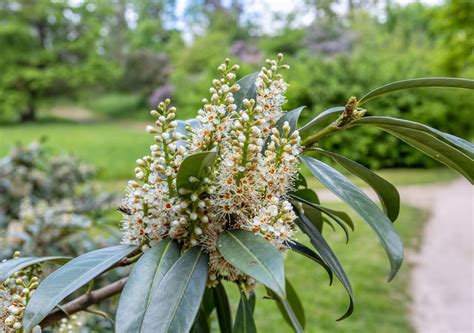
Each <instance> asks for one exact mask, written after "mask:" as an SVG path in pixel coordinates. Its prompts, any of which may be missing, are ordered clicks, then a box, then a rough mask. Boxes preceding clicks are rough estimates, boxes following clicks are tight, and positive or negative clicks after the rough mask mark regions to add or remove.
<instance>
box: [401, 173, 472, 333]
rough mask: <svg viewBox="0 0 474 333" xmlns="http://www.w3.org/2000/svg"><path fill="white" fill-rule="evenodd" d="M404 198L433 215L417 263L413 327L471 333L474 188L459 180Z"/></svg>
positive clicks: (433, 332)
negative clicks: (425, 208)
mask: <svg viewBox="0 0 474 333" xmlns="http://www.w3.org/2000/svg"><path fill="white" fill-rule="evenodd" d="M401 195H402V198H405V199H406V202H408V203H410V204H413V205H415V206H416V205H420V204H421V205H428V207H427V208H430V211H431V217H430V220H429V221H428V223H427V224H426V226H425V230H424V233H423V242H422V245H421V248H420V251H419V252H418V253H417V254H416V255H415V256H414V258H413V259H414V260H413V261H414V263H415V266H414V268H413V270H412V272H411V281H412V282H411V295H412V297H413V303H412V312H411V315H412V322H413V325H414V327H415V328H416V330H417V332H419V333H472V332H473V318H472V316H473V311H474V307H473V238H474V237H473V230H474V229H473V225H474V220H473V203H474V191H473V187H472V186H471V185H470V184H469V183H468V182H467V181H464V180H459V181H455V182H453V183H450V184H448V185H446V186H441V187H433V188H430V189H427V190H425V191H421V192H418V193H416V191H410V190H409V191H402V193H401Z"/></svg>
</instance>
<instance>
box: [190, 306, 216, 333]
mask: <svg viewBox="0 0 474 333" xmlns="http://www.w3.org/2000/svg"><path fill="white" fill-rule="evenodd" d="M207 317H208V316H207V315H206V313H205V311H204V309H203V308H202V306H201V307H200V308H199V311H198V314H197V316H196V319H195V320H194V323H193V326H192V327H191V332H192V333H209V332H211V328H210V327H209V322H208V320H207Z"/></svg>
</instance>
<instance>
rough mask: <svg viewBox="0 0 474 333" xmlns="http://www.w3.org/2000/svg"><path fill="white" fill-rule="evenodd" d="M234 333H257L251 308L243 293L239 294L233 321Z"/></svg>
mask: <svg viewBox="0 0 474 333" xmlns="http://www.w3.org/2000/svg"><path fill="white" fill-rule="evenodd" d="M232 332H234V333H257V327H256V326H255V322H254V320H253V314H252V308H251V307H250V304H249V301H248V300H247V296H245V293H243V292H242V293H241V294H240V302H239V307H238V308H237V315H236V316H235V322H234V330H233V331H232Z"/></svg>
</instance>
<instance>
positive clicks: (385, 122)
mask: <svg viewBox="0 0 474 333" xmlns="http://www.w3.org/2000/svg"><path fill="white" fill-rule="evenodd" d="M366 124H367V125H372V126H377V127H379V128H383V127H384V126H388V127H390V126H399V127H406V128H410V129H413V130H419V131H422V132H425V133H428V134H431V135H433V136H434V137H436V138H437V139H440V140H441V141H444V142H445V143H447V144H449V145H451V146H454V147H455V148H456V149H459V150H461V151H463V152H464V153H466V154H467V155H468V156H469V157H470V158H471V159H472V158H473V157H474V144H472V143H471V142H469V141H466V140H464V139H461V138H458V137H457V136H454V135H451V134H449V133H444V132H441V131H439V130H437V129H436V128H432V127H429V126H426V125H424V124H420V123H416V122H414V121H410V120H406V119H399V118H392V117H379V116H373V117H364V118H361V119H359V120H357V121H354V122H353V125H366Z"/></svg>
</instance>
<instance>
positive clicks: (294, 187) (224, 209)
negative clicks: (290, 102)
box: [0, 55, 474, 332]
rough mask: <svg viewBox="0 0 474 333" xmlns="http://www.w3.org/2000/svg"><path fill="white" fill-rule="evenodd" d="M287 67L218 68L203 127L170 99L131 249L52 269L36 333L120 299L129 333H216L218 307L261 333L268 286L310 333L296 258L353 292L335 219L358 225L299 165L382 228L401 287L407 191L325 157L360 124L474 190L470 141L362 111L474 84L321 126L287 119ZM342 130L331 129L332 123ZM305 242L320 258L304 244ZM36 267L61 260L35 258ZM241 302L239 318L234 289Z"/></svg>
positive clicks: (127, 206) (135, 200)
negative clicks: (401, 216)
mask: <svg viewBox="0 0 474 333" xmlns="http://www.w3.org/2000/svg"><path fill="white" fill-rule="evenodd" d="M282 60H283V56H282V55H278V58H277V59H276V60H267V61H266V67H263V68H262V70H261V71H260V72H259V73H255V74H251V75H249V76H246V77H244V78H242V79H240V80H239V81H237V82H236V81H235V80H236V72H237V71H238V69H239V68H238V66H237V65H231V64H230V63H229V61H228V60H226V62H225V63H223V64H222V65H220V66H219V67H218V70H219V74H220V77H219V78H218V79H216V80H214V81H213V82H212V87H211V88H210V90H209V92H210V97H209V98H208V99H204V100H203V106H202V108H201V109H200V110H199V111H198V116H197V118H196V119H193V120H189V121H179V120H176V119H175V118H176V112H177V111H176V108H175V107H174V106H171V105H170V101H169V100H166V101H164V102H162V103H160V104H159V105H158V108H157V110H153V111H151V115H152V116H153V117H155V119H156V120H155V124H154V125H153V126H151V125H150V126H148V127H147V132H148V133H150V134H152V135H153V136H154V140H155V143H154V144H153V145H152V146H151V147H150V155H148V156H145V157H143V158H141V159H139V160H137V167H136V169H135V175H136V179H135V180H132V181H130V182H129V184H128V187H127V195H126V198H125V200H124V202H123V205H122V206H121V207H120V208H119V209H120V211H122V213H123V221H122V224H121V229H122V235H123V242H122V243H123V244H121V245H117V246H113V247H109V248H104V249H100V250H96V251H92V252H89V253H86V254H83V255H81V256H79V257H77V258H75V259H73V260H71V261H69V262H68V263H67V264H65V265H64V266H62V267H61V268H59V269H58V270H56V271H55V272H53V273H52V274H51V275H49V276H48V277H46V278H45V279H44V281H43V282H42V283H41V284H40V285H39V287H38V289H37V291H36V292H35V294H34V295H33V297H32V298H31V299H30V300H29V302H28V304H27V305H26V309H25V311H24V315H23V327H24V329H25V330H26V331H29V330H31V329H33V328H34V327H36V328H35V329H37V330H38V329H40V328H39V327H38V326H37V325H40V326H41V327H47V326H48V325H50V324H52V323H54V322H55V321H58V320H60V319H61V318H64V317H65V316H66V315H67V314H72V313H75V312H78V311H80V310H83V309H86V308H87V307H88V306H90V305H91V304H95V303H99V302H101V301H103V300H105V299H106V298H108V297H111V296H113V295H116V294H118V293H121V296H120V301H119V304H118V309H117V313H116V322H115V324H116V326H115V330H116V331H117V332H188V331H190V330H193V331H203V332H209V331H210V325H209V321H210V318H211V317H210V314H211V313H212V312H213V311H214V309H215V310H216V313H217V318H218V322H219V327H220V329H221V331H223V332H255V331H256V327H255V323H254V321H253V314H252V313H253V310H252V309H253V306H255V300H256V297H255V289H254V287H255V284H256V283H261V284H263V285H264V286H265V287H266V288H267V293H268V295H267V297H268V298H271V299H273V300H275V301H276V302H277V304H278V307H279V309H280V310H281V311H282V314H283V316H284V317H285V319H286V320H287V321H288V323H289V325H290V326H291V327H292V328H293V329H294V330H295V331H296V332H302V331H303V330H304V326H305V320H304V312H303V309H302V307H301V304H300V302H299V300H298V297H297V295H296V294H295V292H294V290H293V288H292V287H291V284H289V282H288V281H286V280H285V274H284V265H283V254H284V252H286V251H289V250H291V251H295V252H297V253H299V254H301V255H304V256H306V257H307V258H308V259H310V260H312V261H314V262H316V263H318V264H319V265H321V266H322V267H323V268H324V269H325V270H326V271H327V272H328V274H329V276H330V277H331V278H332V276H333V275H335V276H336V277H337V278H338V279H339V280H340V281H341V283H342V285H343V286H344V287H345V288H346V290H347V292H348V294H349V300H350V301H349V307H348V310H347V311H346V313H345V314H344V315H343V316H342V317H341V319H342V318H345V317H347V316H349V315H350V314H351V313H352V311H353V292H352V287H351V285H350V282H349V280H348V278H347V276H346V274H345V272H344V269H343V267H342V266H341V265H340V263H339V261H338V260H337V258H336V256H335V255H334V253H333V252H332V250H331V248H330V247H329V245H328V244H327V242H326V240H325V238H324V237H323V234H322V229H323V223H326V222H327V221H329V220H330V221H333V222H335V223H337V224H339V225H341V227H342V228H343V229H344V230H345V231H346V232H347V227H350V228H353V227H354V226H353V223H352V220H351V218H350V217H349V216H348V215H347V214H346V213H345V212H339V211H334V210H331V209H329V208H327V207H324V206H322V205H321V204H320V202H319V200H318V196H317V194H316V192H315V191H313V190H312V189H310V188H308V186H307V182H306V180H305V178H304V177H303V175H302V174H301V173H300V172H299V168H300V162H302V163H304V164H305V165H306V166H307V168H308V169H309V170H310V171H311V173H312V175H313V176H314V177H315V178H316V179H317V180H319V182H321V183H322V184H323V185H324V186H326V187H327V188H328V189H329V190H331V191H332V192H334V193H335V194H336V195H337V196H338V197H339V198H340V199H341V200H343V201H345V202H346V203H347V204H348V205H349V206H351V207H352V208H353V209H354V211H355V212H356V213H357V214H359V215H360V216H361V217H362V219H363V220H364V221H365V222H367V224H368V225H369V226H370V227H371V228H372V229H373V230H374V232H375V234H376V235H377V237H378V238H379V240H380V242H381V244H382V246H383V247H384V249H385V251H386V253H387V256H388V258H389V261H390V265H391V273H390V276H389V279H392V278H393V277H394V276H395V274H396V273H397V271H398V269H399V268H400V265H401V263H402V259H403V248H402V243H401V240H400V238H399V236H398V234H397V232H396V230H395V228H394V225H393V223H392V222H393V221H395V220H396V219H397V216H398V213H399V207H400V204H399V201H400V198H399V195H398V192H397V190H396V189H395V187H393V185H391V184H390V183H388V182H387V181H385V180H384V179H382V178H380V177H379V176H377V175H376V174H375V173H373V172H372V171H370V170H369V169H367V168H365V167H364V166H362V165H360V164H358V163H356V162H354V161H352V160H350V159H348V158H346V157H343V156H341V155H339V154H337V153H334V152H331V151H327V150H324V149H323V148H322V147H323V146H324V144H323V140H324V139H325V138H326V137H328V136H330V135H335V134H337V133H338V132H341V131H345V130H349V129H350V128H352V127H353V126H363V125H370V126H375V127H377V128H380V129H382V130H384V131H386V132H388V133H390V134H392V135H394V136H396V137H398V138H400V139H401V140H403V141H405V142H407V143H408V144H410V145H412V146H413V147H415V148H417V149H419V150H420V151H422V152H424V153H425V154H427V155H429V156H431V157H433V158H434V159H437V160H439V161H441V162H443V163H445V164H446V165H448V166H449V167H451V168H453V169H455V170H457V171H459V172H460V173H461V174H462V175H463V176H465V177H466V178H467V179H468V180H469V181H470V182H471V183H472V182H473V180H474V168H473V166H474V163H473V156H474V146H473V145H472V144H471V143H469V142H467V141H465V140H462V139H460V138H457V137H455V136H452V135H450V134H446V133H443V132H440V131H437V130H435V129H433V128H430V127H428V126H425V125H422V124H418V123H414V122H411V121H407V120H402V119H396V118H388V117H380V116H371V117H366V116H365V114H366V110H365V109H362V105H363V104H365V103H366V102H368V101H369V100H371V99H373V98H376V97H379V96H381V95H383V94H385V93H389V92H391V91H397V90H403V89H407V88H415V87H421V86H424V87H426V86H441V87H459V88H469V89H474V81H472V80H465V79H454V78H426V79H414V80H407V81H399V82H395V83H392V84H388V85H386V86H383V87H381V88H378V89H375V90H373V91H371V92H370V93H368V94H367V95H365V96H364V97H362V98H361V99H360V100H357V99H356V98H355V97H351V98H350V99H349V101H348V102H347V104H346V105H345V106H342V107H335V108H331V109H329V110H327V111H324V112H322V113H321V114H319V115H317V116H316V117H315V118H314V119H313V120H311V121H310V122H309V123H307V124H306V125H304V126H302V127H299V128H298V127H297V121H298V118H299V115H300V113H301V112H302V111H303V107H300V108H297V109H295V110H292V111H288V112H285V111H284V110H283V107H284V104H285V101H286V99H285V91H286V89H287V84H286V83H285V81H284V79H283V76H282V74H281V71H282V70H285V69H288V66H287V65H285V64H283V63H282ZM328 122H329V125H328ZM320 157H329V158H331V159H333V160H334V161H335V162H337V163H338V164H339V165H340V166H341V167H343V168H344V169H346V170H347V171H349V172H351V173H353V174H355V175H356V176H358V177H360V178H361V179H362V180H364V181H365V182H366V183H368V184H369V185H370V186H371V187H373V188H374V190H375V191H376V193H377V194H378V196H379V199H380V202H381V206H382V208H379V207H378V206H377V205H376V204H375V203H374V202H373V201H372V200H371V199H370V198H368V197H367V196H366V195H365V194H364V192H363V191H361V190H360V189H359V188H357V187H356V186H355V185H353V184H352V182H350V181H349V180H348V179H347V178H346V177H345V176H343V175H342V174H341V173H340V172H339V171H337V170H336V169H334V168H332V167H331V166H329V165H328V164H326V163H324V162H322V161H321V160H320V159H319V158H320ZM297 230H300V231H302V233H303V234H304V235H306V236H307V237H308V238H309V240H310V242H311V245H312V247H313V249H311V248H309V247H306V246H304V245H303V244H301V243H299V242H298V241H297V240H296V234H295V233H296V231H297ZM28 260H35V261H34V262H35V263H38V262H42V261H48V260H51V259H50V258H47V257H46V258H28ZM132 264H133V265H134V266H133V268H132V269H131V271H130V275H129V276H128V278H122V279H120V280H118V281H116V282H114V283H111V284H109V285H107V286H105V287H102V288H99V289H96V290H94V291H88V293H87V294H86V295H83V296H80V297H78V298H76V299H74V300H72V301H70V302H67V303H65V304H62V306H61V308H60V309H59V310H54V308H55V307H56V306H57V305H58V304H59V303H60V302H61V301H63V300H64V299H65V298H66V297H67V296H68V295H70V294H71V293H73V292H74V291H76V290H77V289H79V288H81V287H82V286H84V285H86V284H88V283H90V282H91V281H93V280H94V279H95V278H96V277H98V276H100V275H101V274H103V273H105V272H107V271H109V270H110V269H112V268H115V267H118V266H128V265H132ZM24 267H25V266H22V262H20V261H18V260H17V259H13V260H9V261H7V262H6V263H4V264H3V265H2V266H0V273H1V274H0V278H2V276H6V277H7V276H10V275H11V274H12V273H14V272H15V271H16V270H21V269H23V268H24ZM224 280H226V281H232V282H235V284H236V285H237V286H238V287H239V290H240V292H241V299H240V303H239V305H238V308H237V312H236V314H235V319H234V320H232V313H231V311H230V306H229V302H228V299H227V296H226V291H225V288H224V286H223V284H222V283H221V282H222V281H224Z"/></svg>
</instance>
